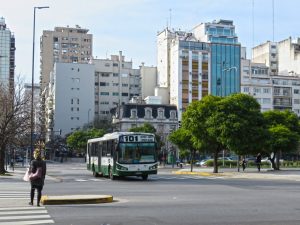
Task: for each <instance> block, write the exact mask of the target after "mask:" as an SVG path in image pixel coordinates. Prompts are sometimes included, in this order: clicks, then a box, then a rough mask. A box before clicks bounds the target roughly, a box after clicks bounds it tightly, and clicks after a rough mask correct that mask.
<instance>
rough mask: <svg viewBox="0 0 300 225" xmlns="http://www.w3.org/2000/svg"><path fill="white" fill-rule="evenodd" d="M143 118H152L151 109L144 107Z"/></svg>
mask: <svg viewBox="0 0 300 225" xmlns="http://www.w3.org/2000/svg"><path fill="white" fill-rule="evenodd" d="M145 119H152V109H151V108H145Z"/></svg>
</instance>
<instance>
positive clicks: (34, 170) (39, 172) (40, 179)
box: [29, 150, 46, 206]
mask: <svg viewBox="0 0 300 225" xmlns="http://www.w3.org/2000/svg"><path fill="white" fill-rule="evenodd" d="M33 157H34V159H33V160H32V161H31V163H30V167H29V174H30V176H29V179H30V184H31V191H30V202H29V205H33V200H34V192H35V189H36V190H37V206H40V201H41V197H42V190H43V187H44V181H45V176H46V162H45V161H44V160H43V159H42V157H41V151H40V150H35V151H34V154H33Z"/></svg>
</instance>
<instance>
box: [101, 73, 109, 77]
mask: <svg viewBox="0 0 300 225" xmlns="http://www.w3.org/2000/svg"><path fill="white" fill-rule="evenodd" d="M101 77H109V73H101Z"/></svg>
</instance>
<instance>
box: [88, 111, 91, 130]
mask: <svg viewBox="0 0 300 225" xmlns="http://www.w3.org/2000/svg"><path fill="white" fill-rule="evenodd" d="M90 111H91V109H89V110H88V127H90Z"/></svg>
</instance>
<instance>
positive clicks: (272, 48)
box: [252, 41, 278, 75]
mask: <svg viewBox="0 0 300 225" xmlns="http://www.w3.org/2000/svg"><path fill="white" fill-rule="evenodd" d="M252 62H253V63H264V64H265V65H266V66H267V67H269V68H270V74H271V75H276V74H278V47H277V43H276V42H270V41H267V42H266V43H263V44H260V45H258V46H256V47H254V48H253V49H252Z"/></svg>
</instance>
